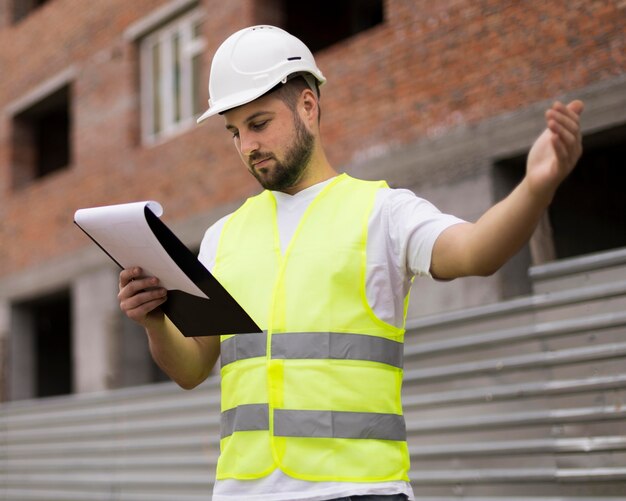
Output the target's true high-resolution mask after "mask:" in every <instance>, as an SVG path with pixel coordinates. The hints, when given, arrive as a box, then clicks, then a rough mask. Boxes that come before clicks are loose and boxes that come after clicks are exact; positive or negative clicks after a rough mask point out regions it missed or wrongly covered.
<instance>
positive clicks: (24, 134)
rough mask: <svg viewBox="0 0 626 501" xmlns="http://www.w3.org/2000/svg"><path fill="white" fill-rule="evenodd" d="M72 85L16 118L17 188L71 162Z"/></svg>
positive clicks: (14, 155)
mask: <svg viewBox="0 0 626 501" xmlns="http://www.w3.org/2000/svg"><path fill="white" fill-rule="evenodd" d="M71 126H72V124H71V115H70V87H69V86H64V87H63V88H61V89H59V90H57V91H56V92H53V93H52V94H50V95H49V96H47V97H45V98H44V99H42V100H41V101H39V102H37V103H36V104H34V105H32V106H30V107H29V108H27V109H26V110H24V111H22V112H20V113H19V114H17V115H15V116H14V117H13V137H12V143H13V149H12V165H13V187H14V188H21V187H23V186H25V185H28V184H30V183H32V182H33V181H35V180H37V179H40V178H43V177H45V176H48V175H49V174H52V173H53V172H56V171H59V170H62V169H65V168H67V167H68V166H69V165H70V163H71V150H72V148H71Z"/></svg>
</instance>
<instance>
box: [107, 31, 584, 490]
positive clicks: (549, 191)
mask: <svg viewBox="0 0 626 501" xmlns="http://www.w3.org/2000/svg"><path fill="white" fill-rule="evenodd" d="M324 81H325V79H324V77H323V75H322V73H321V71H320V70H319V68H317V66H316V64H315V61H314V59H313V56H312V54H311V53H310V51H309V50H308V49H307V48H306V46H304V44H302V42H300V41H299V40H298V39H296V38H295V37H292V36H291V35H289V34H288V33H286V32H284V31H282V30H280V29H278V28H275V27H270V26H257V27H252V28H247V29H244V30H241V31H239V32H237V33H235V34H233V35H232V36H231V37H229V38H228V39H227V40H226V41H225V42H224V43H223V44H222V46H221V47H220V48H219V49H218V51H217V52H216V54H215V57H214V59H213V64H212V67H211V76H210V83H209V93H210V97H211V99H210V100H209V104H210V107H209V109H208V111H207V112H206V113H205V114H204V115H203V116H202V117H200V120H199V121H201V120H204V119H206V118H208V117H210V116H213V115H216V114H221V115H223V118H224V121H225V126H226V129H227V130H228V131H229V132H230V133H231V134H232V137H233V141H234V144H235V147H236V149H237V151H238V153H239V155H240V157H241V159H242V161H243V162H244V164H245V165H246V167H247V168H248V169H249V171H250V172H251V174H252V175H254V176H255V177H256V178H257V180H258V181H259V182H260V184H261V185H262V186H263V187H264V188H265V190H264V191H263V192H262V193H261V194H260V195H258V196H256V197H252V198H251V199H249V200H248V201H247V202H246V203H245V204H244V205H243V206H242V207H241V208H240V209H238V210H237V211H235V212H234V213H233V214H231V215H229V216H227V217H225V218H223V219H222V220H220V221H218V222H217V223H216V224H215V225H213V226H212V227H211V228H209V230H208V231H207V233H206V235H205V238H204V240H203V242H202V246H201V249H200V260H201V261H203V263H204V264H205V265H206V266H207V267H208V268H209V269H211V270H212V271H213V273H214V274H215V275H216V276H217V277H218V278H219V279H220V281H221V282H222V283H223V284H224V286H225V287H226V288H227V289H228V290H229V291H230V292H231V294H233V296H234V297H235V298H236V299H237V300H238V301H239V302H240V304H242V306H244V308H245V309H246V311H247V312H248V313H249V314H250V315H251V316H252V318H254V320H255V321H256V322H257V324H258V325H260V326H261V328H262V329H263V330H264V333H263V334H243V335H236V336H232V335H228V333H224V334H225V335H224V336H222V337H221V340H220V339H218V338H217V337H200V338H184V337H183V336H182V335H181V334H180V333H179V332H178V331H177V330H176V329H175V328H174V327H173V326H172V325H171V323H169V322H168V321H167V319H166V318H165V317H164V316H163V314H162V313H161V311H160V309H159V306H160V305H161V304H162V303H163V302H164V301H165V300H166V291H165V290H164V289H162V288H159V287H158V279H157V278H155V277H144V276H143V275H142V273H141V270H140V269H138V268H134V269H128V270H124V271H122V273H121V274H120V293H119V300H120V306H121V308H122V310H123V311H124V312H125V313H126V314H127V315H128V316H129V317H130V318H132V319H133V320H135V321H137V322H139V323H140V324H141V325H143V326H144V327H145V328H146V331H147V334H148V340H149V344H150V349H151V353H152V355H153V357H154V359H155V360H156V362H157V363H158V364H159V365H160V366H161V368H162V369H163V370H164V371H165V372H166V373H167V374H168V375H169V376H170V377H171V378H172V379H173V380H174V381H176V382H177V383H178V384H179V385H180V386H182V387H183V388H193V387H195V386H196V385H198V384H199V383H201V382H202V381H203V380H204V379H205V378H206V377H207V376H208V374H209V372H210V371H211V368H212V367H213V365H214V364H215V362H216V360H217V358H218V355H219V354H220V352H221V376H222V430H221V455H220V459H219V462H218V467H217V481H216V485H215V491H214V498H213V499H214V500H217V501H220V500H221V501H228V500H230V501H232V500H243V499H246V500H258V501H262V500H263V501H269V500H271V501H280V500H290V501H291V500H309V501H311V500H319V501H321V500H331V499H332V500H339V499H341V500H347V499H354V500H357V499H359V500H362V501H374V500H381V501H382V500H385V501H394V500H401V499H414V498H413V493H412V491H411V487H410V484H409V478H408V469H409V457H408V449H407V445H406V436H405V435H406V433H405V426H404V419H403V417H402V406H401V402H400V387H401V380H402V342H403V335H404V320H405V311H406V309H405V306H406V301H407V298H408V291H409V289H410V285H411V280H412V278H413V276H414V275H416V274H424V275H432V276H433V277H435V278H438V279H442V280H450V279H454V278H457V277H462V276H468V275H480V276H485V275H489V274H492V273H494V272H495V271H496V270H497V269H498V268H500V266H502V264H504V263H505V262H506V261H507V260H508V259H509V258H510V257H511V256H512V255H513V254H514V253H516V252H517V250H518V249H519V248H520V247H521V246H522V245H523V244H524V243H525V242H526V241H527V240H528V238H529V237H530V235H531V234H532V232H533V229H534V228H535V226H536V224H537V222H538V221H539V219H540V217H541V215H542V213H543V211H544V210H545V209H546V207H547V206H548V204H549V203H550V201H551V200H552V197H553V195H554V192H555V190H556V189H557V187H558V185H559V184H560V183H561V181H562V180H563V179H564V178H565V177H566V176H567V175H568V174H569V172H570V171H571V170H572V169H573V167H574V165H575V164H576V162H577V160H578V158H579V156H580V154H581V135H580V127H579V115H580V114H581V112H582V107H583V105H582V103H581V102H580V101H574V102H572V103H569V104H568V105H567V106H566V105H563V104H561V103H555V104H554V105H553V106H552V107H551V108H550V109H549V110H548V111H547V112H546V121H547V128H546V130H545V131H544V132H543V134H541V136H540V137H539V138H538V139H537V141H536V142H535V143H534V145H533V147H532V149H531V150H530V153H529V156H528V164H527V173H526V176H525V178H524V180H523V181H522V182H521V183H520V185H519V186H518V187H517V188H515V190H514V191H513V192H512V193H511V194H510V195H509V196H508V197H507V198H506V199H505V200H503V201H501V202H500V203H498V204H496V205H495V206H493V207H492V208H491V209H489V210H488V211H487V212H486V213H485V214H484V215H483V216H482V217H481V218H480V219H479V220H478V221H477V222H476V223H467V222H464V221H461V220H459V219H457V218H455V217H453V216H449V215H444V214H441V213H440V212H439V211H438V210H437V209H435V208H434V207H433V206H432V205H430V204H429V203H428V202H426V201H424V200H422V199H420V198H418V197H416V196H415V195H414V194H412V193H410V192H408V191H406V190H392V189H390V188H388V187H387V186H386V184H385V183H384V182H371V181H360V180H356V179H353V178H351V177H349V176H346V175H345V174H338V173H337V171H336V170H335V169H334V168H333V167H332V166H331V165H330V164H329V162H328V160H327V158H326V156H325V154H324V149H323V146H322V143H321V139H320V129H319V119H320V107H319V94H318V87H319V86H320V85H322V84H323V83H324Z"/></svg>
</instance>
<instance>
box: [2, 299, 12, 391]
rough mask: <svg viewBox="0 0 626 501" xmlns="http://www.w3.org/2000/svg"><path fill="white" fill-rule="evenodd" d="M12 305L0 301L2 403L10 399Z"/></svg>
mask: <svg viewBox="0 0 626 501" xmlns="http://www.w3.org/2000/svg"><path fill="white" fill-rule="evenodd" d="M10 323H11V305H10V304H9V303H8V302H7V301H2V300H0V402H4V401H6V400H7V398H8V391H9V388H8V376H9V374H8V368H9V354H8V346H9V333H10V332H11V325H10Z"/></svg>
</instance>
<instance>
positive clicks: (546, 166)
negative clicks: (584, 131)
mask: <svg viewBox="0 0 626 501" xmlns="http://www.w3.org/2000/svg"><path fill="white" fill-rule="evenodd" d="M583 108H584V105H583V102H582V101H579V100H575V101H572V102H571V103H569V104H568V105H564V104H563V103H560V102H558V101H557V102H555V103H554V104H553V105H552V107H550V109H548V110H546V114H545V118H546V124H547V128H546V130H544V131H543V133H542V134H541V135H540V136H539V137H538V138H537V140H536V141H535V143H534V144H533V146H532V148H531V150H530V152H529V154H528V160H527V164H526V177H527V181H528V183H529V188H530V190H531V192H532V193H533V194H534V195H535V196H537V197H538V198H540V199H544V200H546V201H550V200H551V199H552V196H553V195H554V192H555V191H556V189H557V187H558V186H559V184H561V182H562V181H563V180H564V179H565V178H566V177H567V176H568V175H569V173H570V172H571V171H572V169H573V168H574V166H575V165H576V163H577V162H578V159H579V158H580V155H581V154H582V138H581V131H580V115H581V113H582V111H583Z"/></svg>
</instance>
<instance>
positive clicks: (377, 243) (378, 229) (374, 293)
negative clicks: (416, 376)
mask: <svg viewBox="0 0 626 501" xmlns="http://www.w3.org/2000/svg"><path fill="white" fill-rule="evenodd" d="M330 181H331V180H328V181H324V182H322V183H319V184H316V185H314V186H311V187H309V188H307V189H305V190H302V191H300V192H298V193H296V194H295V195H288V194H286V193H282V192H272V193H273V195H274V197H275V199H276V208H277V217H278V231H279V235H280V245H281V249H282V251H283V253H284V252H285V250H286V248H287V246H288V245H289V242H290V240H291V237H292V236H293V234H294V232H295V230H296V228H297V226H298V223H299V221H300V218H301V217H302V215H303V214H304V212H305V210H306V209H307V207H308V206H309V204H310V203H311V201H312V200H313V199H314V198H315V197H316V196H317V195H318V194H319V193H320V191H322V189H323V188H324V187H325V186H326V185H327V184H328V183H329V182H330ZM229 217H230V215H228V216H225V217H223V218H222V219H220V220H219V221H217V222H216V223H215V224H214V225H213V226H211V227H210V228H209V229H208V230H207V232H206V234H205V236H204V239H203V240H202V244H201V246H200V254H199V259H200V261H201V262H202V263H203V264H204V265H205V266H206V267H207V268H208V269H209V270H211V269H212V268H213V265H214V264H215V255H216V253H217V245H218V242H219V237H220V234H221V231H222V228H223V227H224V223H225V222H226V221H227V220H228V218H229ZM461 222H463V220H461V219H459V218H457V217H454V216H450V215H447V214H442V213H441V212H440V211H439V210H438V209H437V208H436V207H435V206H433V205H432V204H431V203H430V202H427V201H426V200H424V199H422V198H419V197H417V196H415V194H414V193H413V192H411V191H409V190H401V189H391V188H388V189H387V188H384V189H381V190H379V191H378V193H377V194H376V199H375V201H374V206H373V210H372V214H371V216H370V221H369V226H368V238H367V270H366V295H367V299H368V302H369V304H370V306H371V308H372V310H373V311H374V313H376V315H377V316H378V317H379V318H380V319H382V320H384V321H386V322H388V323H390V324H392V325H395V326H397V327H402V325H403V323H404V318H403V317H404V297H405V296H406V294H407V293H408V291H409V289H410V287H411V280H412V278H413V276H415V275H425V276H430V272H429V269H430V259H431V254H432V248H433V245H434V243H435V240H436V239H437V237H438V236H439V235H440V234H441V232H442V231H443V230H445V229H446V228H448V227H450V226H452V225H453V224H457V223H461ZM365 494H406V495H407V496H408V498H409V499H410V500H413V499H415V498H414V496H413V491H412V489H411V485H410V484H409V483H408V482H403V481H394V482H382V483H347V482H307V481H304V480H299V479H294V478H292V477H289V476H287V475H285V474H284V473H283V472H282V471H280V470H279V469H277V470H275V471H274V472H272V473H271V474H270V475H268V476H266V477H263V478H260V479H258V480H232V479H227V480H217V481H216V482H215V488H214V490H213V501H240V500H241V499H246V501H304V500H306V501H323V500H327V499H334V498H338V497H343V496H351V495H353V496H356V495H365Z"/></svg>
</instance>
